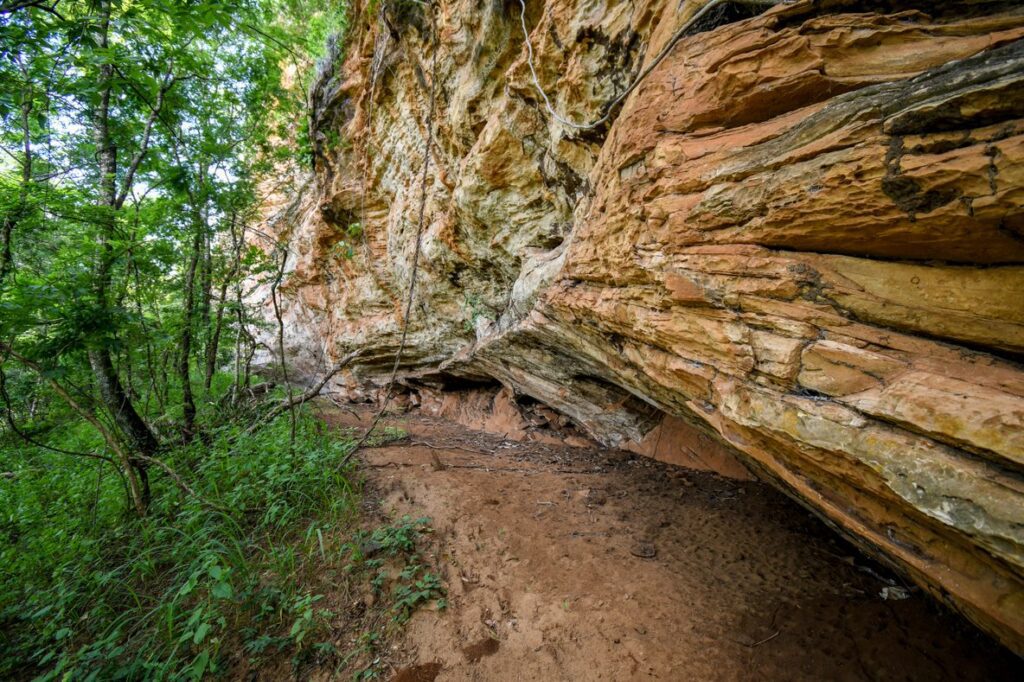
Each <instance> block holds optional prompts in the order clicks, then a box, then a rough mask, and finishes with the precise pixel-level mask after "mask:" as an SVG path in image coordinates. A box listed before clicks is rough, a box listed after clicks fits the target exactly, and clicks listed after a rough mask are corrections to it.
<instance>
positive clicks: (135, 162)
mask: <svg viewBox="0 0 1024 682" xmlns="http://www.w3.org/2000/svg"><path fill="white" fill-rule="evenodd" d="M173 68H174V64H173V63H172V64H171V65H170V66H168V67H167V74H166V75H165V76H164V80H163V83H162V84H161V85H160V92H159V93H158V94H157V97H156V104H154V105H153V108H152V110H151V111H150V113H149V119H148V120H147V121H146V130H145V132H143V134H142V144H141V146H140V147H139V153H138V154H136V155H135V158H134V159H132V162H131V165H130V166H129V167H128V172H127V173H126V174H125V176H124V185H123V186H122V188H121V193H120V194H119V195H118V197H117V201H116V202H115V205H114V208H121V206H123V205H124V202H125V200H126V199H127V198H128V193H129V192H130V191H131V189H132V183H133V182H134V181H135V173H136V171H138V170H139V164H141V163H142V159H143V158H144V157H145V156H146V152H147V151H149V138H150V136H151V135H152V134H153V124H154V123H156V120H157V117H158V116H160V110H161V109H163V106H164V98H165V97H166V95H167V92H168V91H169V90H170V89H171V88H172V87H174V84H175V82H176V81H177V79H176V78H175V77H174V74H173V71H172V69H173Z"/></svg>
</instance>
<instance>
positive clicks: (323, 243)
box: [271, 0, 1024, 653]
mask: <svg viewBox="0 0 1024 682" xmlns="http://www.w3.org/2000/svg"><path fill="white" fill-rule="evenodd" d="M705 4H714V5H715V6H714V7H712V8H711V9H709V10H708V11H705V12H703V13H702V14H701V15H700V17H699V18H698V20H697V21H696V22H693V23H692V24H690V19H691V18H693V17H694V16H695V15H696V14H697V13H698V11H700V10H701V9H702V8H703V6H704V5H705ZM765 4H772V3H764V2H753V3H752V2H746V3H717V2H715V3H707V2H705V0H700V1H698V0H683V1H682V2H680V1H679V0H667V1H666V0H634V1H633V2H615V1H613V0H612V1H604V0H601V1H598V2H580V1H577V0H547V1H546V2H545V1H543V0H528V1H527V2H526V3H525V12H523V13H522V16H521V5H520V3H519V2H518V0H443V1H441V2H440V3H439V4H437V5H435V8H436V11H432V10H431V9H429V8H427V7H425V6H421V5H419V4H416V3H412V2H403V1H401V0H379V2H377V3H372V4H371V7H366V6H362V5H361V4H360V3H356V6H355V8H354V10H353V16H354V20H353V26H352V27H351V29H350V34H349V37H348V39H347V43H346V45H345V46H344V57H343V58H342V57H338V58H336V59H334V60H333V61H332V62H331V63H329V64H327V65H325V67H324V68H323V70H322V73H321V75H320V78H319V80H318V82H317V83H316V86H315V88H314V91H313V93H312V99H313V104H314V116H313V122H312V135H313V140H314V144H315V148H316V153H315V171H314V174H313V177H312V179H311V180H310V182H308V183H307V185H306V189H305V190H304V192H303V193H302V194H301V196H298V197H295V199H294V201H293V202H292V203H291V204H290V205H289V206H288V207H286V208H285V209H282V212H281V213H280V214H279V215H278V216H276V219H275V220H273V221H271V222H272V225H273V229H275V230H276V231H277V232H278V233H279V234H282V235H286V236H288V237H289V239H290V244H291V251H292V256H291V257H290V259H289V261H288V273H289V274H288V278H287V280H286V283H285V286H284V288H283V291H284V293H285V296H286V302H287V308H286V321H287V323H288V329H289V332H288V334H289V335H288V340H287V342H288V351H289V353H290V354H291V355H292V358H293V363H294V364H295V366H296V367H298V368H300V369H301V370H302V371H304V372H305V373H307V374H309V375H313V374H316V373H317V372H318V371H319V368H320V367H321V366H323V365H324V364H325V363H327V364H329V363H330V362H331V360H332V359H334V358H337V357H340V356H342V355H344V354H345V353H347V352H349V351H351V350H352V349H354V348H363V349H364V354H363V356H362V358H361V360H360V363H359V364H358V365H356V366H354V367H353V368H352V371H351V372H349V373H348V374H346V375H345V376H344V377H343V378H340V380H339V381H340V386H339V388H340V389H341V390H344V391H348V392H349V393H350V394H351V395H353V396H356V395H367V394H369V393H372V390H373V387H375V386H376V387H380V386H382V385H383V384H384V383H385V382H386V381H387V378H388V376H389V375H390V370H391V363H392V361H393V358H394V354H395V351H396V349H397V347H398V346H399V344H400V338H401V334H402V328H403V313H404V298H405V294H406V292H407V291H408V287H409V284H410V278H411V275H412V269H411V264H412V261H413V254H414V251H415V245H416V234H417V227H418V225H419V205H420V201H421V199H422V200H423V201H425V212H424V216H425V219H424V221H423V232H422V238H421V241H420V243H421V250H420V255H419V269H418V276H417V283H416V286H417V289H416V296H415V303H414V306H413V309H412V313H411V315H410V317H409V320H408V341H407V343H406V346H405V349H404V353H403V356H402V363H401V372H400V376H401V378H402V380H403V382H404V384H405V385H406V386H411V387H432V388H434V389H445V388H452V387H465V386H472V385H480V384H486V383H488V382H500V383H501V384H502V385H504V386H506V387H507V388H508V389H511V391H513V392H514V393H515V394H516V395H518V396H526V397H529V398H530V399H532V400H536V401H539V402H540V403H543V404H545V405H547V406H549V407H551V408H553V409H555V410H557V411H558V412H559V413H560V414H562V415H565V416H566V417H568V418H569V419H571V420H572V422H574V423H575V424H576V425H577V426H578V427H580V428H582V429H583V430H584V431H586V432H587V433H588V434H589V435H591V436H592V437H594V438H597V439H598V440H601V441H602V442H604V443H607V444H610V445H627V444H633V445H634V446H636V444H638V443H643V442H645V438H646V439H647V440H649V436H650V434H651V433H652V431H653V430H654V429H656V428H662V429H664V428H667V425H666V424H662V426H660V427H659V426H658V425H659V423H661V422H662V421H663V420H664V419H665V418H666V415H667V416H669V417H671V419H672V420H673V421H672V428H673V429H676V430H679V429H686V430H689V432H690V433H691V434H692V436H693V438H694V439H695V440H694V443H695V445H694V447H695V448H697V449H700V448H702V447H706V448H708V449H709V450H714V449H717V450H718V451H720V452H729V453H732V454H733V455H735V456H736V457H738V458H740V460H741V461H742V462H744V463H745V464H746V465H747V466H748V467H750V468H751V470H753V471H754V472H755V473H756V474H757V475H758V476H760V477H762V478H764V479H766V480H769V481H772V482H774V483H776V484H777V485H779V486H780V487H781V488H783V489H784V490H786V491H787V492H789V493H790V494H792V495H793V496H794V497H795V498H797V499H798V500H800V501H801V502H802V503H803V504H805V505H806V506H808V507H809V508H810V509H812V510H814V511H815V512H816V513H818V514H819V515H821V516H822V517H823V518H825V519H826V520H828V521H829V522H830V523H831V524H833V525H834V526H835V527H837V528H838V529H840V530H841V531H842V532H844V533H845V534H847V535H848V536H850V537H852V538H853V539H854V540H855V541H856V542H858V543H859V544H860V545H861V546H862V547H863V548H864V549H865V550H867V551H869V552H872V553H874V554H875V555H877V556H881V557H882V558H884V559H886V560H887V561H889V562H891V563H892V564H893V565H895V566H896V567H898V568H899V569H900V570H901V571H903V572H904V573H905V574H907V575H909V576H911V577H912V578H913V579H914V580H915V581H917V582H918V583H919V584H921V585H923V586H925V587H926V588H927V589H928V590H929V591H930V592H931V593H932V594H934V595H935V596H936V597H938V598H940V599H942V600H944V601H945V602H946V603H947V604H949V605H951V606H953V607H954V608H956V609H958V610H960V611H961V612H962V613H964V614H965V615H966V616H967V617H968V618H970V619H971V620H973V621H974V622H975V623H977V624H978V625H980V626H981V627H983V628H985V629H986V630H988V631H989V632H991V633H992V634H994V635H995V636H996V637H998V638H999V639H1000V640H1001V641H1003V642H1004V643H1005V644H1007V645H1008V646H1010V647H1011V648H1013V649H1014V650H1016V651H1017V652H1018V653H1021V652H1024V525H1022V524H1024V366H1022V365H1021V359H1022V358H1024V11H1022V9H1021V8H1020V7H1019V3H1015V2H986V1H983V0H978V1H974V2H915V1H911V0H907V1H902V0H887V1H886V0H878V1H867V0H864V1H859V2H856V1H849V2H846V1H841V0H821V1H817V2H812V1H810V0H807V1H801V2H792V3H774V4H775V6H774V7H772V8H769V9H767V11H765V10H766V8H765V7H764V6H762V5H765ZM688 24H690V25H689V28H687V29H686V30H685V31H683V35H682V37H681V38H680V37H679V36H678V33H679V29H680V28H681V27H684V26H687V25H688ZM523 26H525V28H526V31H527V33H528V34H529V40H530V43H531V45H532V50H533V53H534V57H533V66H534V67H535V70H536V73H537V78H538V80H539V83H540V84H541V86H542V87H543V89H544V90H545V91H546V92H547V94H548V95H549V96H550V99H551V106H552V108H553V109H554V110H555V111H556V112H558V113H559V114H560V115H561V116H563V117H565V118H567V119H570V120H572V121H574V122H578V123H582V122H587V121H594V120H596V119H600V118H601V117H602V116H603V115H604V114H605V113H606V104H607V103H608V102H611V101H612V100H613V99H615V97H616V96H617V95H618V94H619V93H621V92H623V91H624V90H625V88H626V87H627V86H628V85H629V84H630V83H631V81H632V80H633V78H635V77H636V75H637V74H638V73H640V72H641V71H642V70H643V69H645V68H646V67H647V66H649V65H651V64H652V63H653V60H654V58H655V55H657V54H659V53H660V52H661V51H662V50H663V49H665V48H668V51H667V53H666V57H665V59H664V60H663V61H661V62H660V63H658V64H657V66H655V68H653V70H652V71H651V72H650V74H649V75H647V76H646V77H645V78H644V79H643V80H642V81H641V83H640V85H639V86H638V87H637V88H636V89H635V90H634V91H632V92H631V93H630V95H629V96H628V97H627V98H626V99H625V100H624V102H623V104H622V105H621V106H617V107H614V108H612V110H611V111H610V115H609V116H608V121H607V122H606V123H603V124H601V125H599V126H597V127H595V128H592V129H587V130H578V129H575V128H573V127H571V126H567V125H565V124H563V123H561V122H559V121H557V120H556V119H555V118H554V117H552V116H551V114H550V112H548V110H547V107H546V106H545V104H544V101H543V99H542V97H541V95H540V94H539V92H538V90H537V88H536V87H535V85H534V83H533V80H532V77H531V72H530V63H529V61H528V57H527V55H528V51H527V44H526V41H525V40H524V36H523ZM677 38H678V40H677ZM432 91H433V93H434V95H435V104H436V112H435V114H434V117H433V119H432V120H431V119H430V116H429V110H430V100H431V92H432ZM428 127H430V128H431V129H432V135H433V145H432V146H431V149H430V166H429V170H428V173H427V175H426V181H425V188H426V191H425V193H424V192H422V191H421V181H422V176H421V174H422V171H423V165H424V161H425V159H424V149H425V139H426V137H427V133H428ZM701 439H703V440H701ZM701 443H703V445H701ZM726 456H728V455H726Z"/></svg>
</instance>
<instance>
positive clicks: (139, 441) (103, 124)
mask: <svg viewBox="0 0 1024 682" xmlns="http://www.w3.org/2000/svg"><path fill="white" fill-rule="evenodd" d="M100 9H101V11H102V13H103V17H102V24H101V28H100V34H99V39H100V46H101V47H103V48H106V47H107V46H108V32H109V27H110V3H109V0H108V1H106V2H102V3H101V4H100ZM113 76H114V67H113V65H111V64H102V65H100V67H99V80H100V88H99V91H100V102H99V106H98V108H97V110H96V112H95V119H94V128H93V137H94V139H95V141H96V158H97V161H98V164H99V173H100V178H99V189H100V197H99V200H98V204H99V208H100V209H101V211H102V213H101V215H100V221H99V222H100V246H101V251H100V255H99V259H98V262H97V264H96V272H95V275H96V280H95V285H94V286H95V289H94V291H95V297H96V308H97V309H96V313H97V314H98V315H101V316H102V317H103V318H104V319H105V320H109V314H108V313H109V310H110V304H109V288H110V284H111V272H112V268H113V266H114V261H115V254H114V249H113V247H112V245H111V243H110V242H111V240H112V239H113V238H114V235H115V233H116V220H117V210H118V208H119V201H118V195H117V148H116V147H115V146H114V144H113V142H112V141H111V138H110V124H109V114H110V99H111V90H112V83H113ZM127 182H130V177H129V178H126V183H127ZM87 355H88V358H89V366H90V367H91V368H92V371H93V374H94V376H95V378H96V384H97V386H98V387H99V392H100V399H101V400H102V402H103V404H104V406H105V407H106V408H107V410H109V411H110V414H111V415H113V417H114V422H115V423H116V424H117V426H118V428H119V429H120V430H121V432H122V433H123V434H124V436H125V438H126V440H127V441H128V442H129V443H130V444H131V446H132V447H133V448H134V449H135V450H136V451H138V452H140V453H142V454H144V455H152V454H153V453H155V452H156V450H157V448H158V447H159V443H158V442H157V439H156V436H154V435H153V432H152V431H151V430H150V428H149V425H148V424H146V422H145V421H143V419H142V417H140V416H139V413H138V412H136V411H135V406H134V405H133V404H132V401H131V399H130V398H129V397H128V394H127V393H126V392H125V390H124V386H123V385H122V384H121V379H120V377H119V376H118V374H117V372H116V370H115V369H114V364H113V361H112V360H111V357H110V349H109V348H108V347H107V346H106V345H105V344H103V343H99V344H96V345H94V346H93V347H91V348H89V349H88V351H87ZM131 467H132V468H133V469H134V471H135V473H136V474H137V475H138V477H139V481H140V483H141V484H142V491H140V495H141V498H142V499H141V500H140V502H141V503H142V505H143V507H145V505H146V504H147V503H148V501H149V482H148V477H147V476H146V472H145V466H143V465H142V464H141V463H138V462H132V464H131Z"/></svg>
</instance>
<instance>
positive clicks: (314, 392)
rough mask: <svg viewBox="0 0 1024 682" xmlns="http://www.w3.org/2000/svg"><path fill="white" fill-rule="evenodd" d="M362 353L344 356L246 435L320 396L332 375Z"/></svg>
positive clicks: (355, 352)
mask: <svg viewBox="0 0 1024 682" xmlns="http://www.w3.org/2000/svg"><path fill="white" fill-rule="evenodd" d="M362 352H363V351H362V350H357V351H353V352H351V353H349V354H348V355H346V356H345V357H343V358H342V359H341V360H340V361H339V362H338V364H336V365H335V366H334V367H333V368H331V369H330V370H328V372H327V373H326V374H324V375H323V376H322V377H321V378H320V381H318V382H317V383H315V384H314V385H313V386H311V387H310V388H309V389H308V390H307V391H306V392H305V393H303V394H302V395H297V396H295V397H293V398H291V399H290V400H284V401H282V402H281V403H280V404H278V405H276V406H275V407H274V408H273V409H272V410H270V411H269V412H267V414H265V415H264V416H263V417H262V418H261V419H258V420H256V422H255V423H254V424H253V425H252V426H250V427H249V429H248V430H247V431H246V433H252V432H253V431H255V430H256V429H257V428H259V427H260V425H261V424H265V423H267V422H269V421H271V420H272V419H274V418H276V417H278V416H280V415H282V414H284V412H285V411H286V410H290V409H291V408H293V407H298V406H299V405H301V404H303V403H305V402H308V401H310V400H312V399H313V398H315V397H317V396H318V395H320V391H322V390H323V389H324V386H326V385H327V382H328V381H330V380H331V379H333V378H334V375H336V374H337V373H338V372H340V371H341V370H343V369H345V367H347V366H348V365H349V364H350V363H351V362H352V361H353V360H355V359H356V358H358V357H359V356H360V355H362Z"/></svg>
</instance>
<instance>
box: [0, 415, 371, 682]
mask: <svg viewBox="0 0 1024 682" xmlns="http://www.w3.org/2000/svg"><path fill="white" fill-rule="evenodd" d="M289 432H290V426H289V419H288V416H287V415H284V416H282V417H280V418H278V419H277V420H276V421H274V422H272V423H270V424H268V425H265V426H264V427H262V428H261V429H259V430H258V431H256V432H254V433H252V434H245V433H244V429H243V428H242V427H239V426H234V425H230V424H229V425H226V426H221V427H219V428H215V429H211V430H210V431H209V435H208V437H207V438H204V439H202V440H199V439H197V440H196V441H195V442H194V443H192V444H191V445H189V446H181V447H178V448H176V449H174V450H173V451H169V452H164V453H162V454H161V459H162V460H163V461H165V462H166V463H167V464H168V465H170V466H171V467H172V468H174V469H175V470H176V471H177V472H179V473H180V474H181V475H182V477H183V480H186V481H187V482H188V485H189V486H190V487H191V488H192V489H193V490H194V491H195V493H196V495H189V494H187V493H185V492H183V491H182V490H180V488H179V487H177V486H176V485H175V484H174V483H173V482H172V481H171V480H170V479H169V478H168V477H167V476H165V475H164V474H163V473H162V472H160V471H158V470H156V469H151V470H150V476H151V478H152V479H153V490H154V497H153V501H152V504H151V507H150V510H149V513H148V515H147V516H146V517H145V518H137V517H134V516H133V515H132V514H131V511H130V510H129V509H128V508H127V506H126V504H125V495H124V491H123V487H122V482H121V480H120V478H119V477H118V476H117V475H116V473H115V472H113V470H112V469H111V468H110V467H109V465H107V464H106V463H105V462H102V461H94V460H89V459H84V458H69V457H66V456H62V455H58V454H54V453H49V452H46V451H44V450H40V449H36V448H31V447H25V446H20V447H16V446H8V447H7V448H6V449H3V448H4V445H3V444H2V443H0V472H4V473H5V479H4V480H3V481H0V678H2V679H10V678H31V677H36V676H38V678H39V679H42V680H110V679H125V680H142V679H145V680H171V679H199V678H201V677H203V676H204V675H206V674H210V673H218V672H224V671H225V670H226V669H227V668H228V666H229V663H230V662H229V660H228V655H227V654H228V653H230V652H231V651H238V650H239V649H241V650H242V651H244V652H246V653H247V654H249V655H253V656H258V655H260V654H262V653H264V652H266V651H268V650H272V651H289V652H291V653H292V654H293V655H294V656H299V657H301V656H302V655H304V654H307V653H309V652H316V651H318V650H319V649H322V648H324V647H330V645H329V644H328V643H325V642H321V641H319V640H318V636H319V635H320V634H321V629H322V625H323V623H324V622H325V621H326V619H327V618H329V616H330V615H331V614H330V612H329V611H327V610H326V609H324V608H322V607H321V604H320V602H321V600H322V597H321V596H320V595H318V594H314V593H312V592H309V591H306V590H305V589H304V588H303V584H304V581H303V579H302V575H301V574H302V572H303V570H304V567H306V566H307V564H308V562H310V561H311V560H315V559H316V557H318V556H319V557H320V558H323V557H324V555H325V551H327V550H325V536H328V537H329V535H328V534H329V533H331V532H332V531H335V530H338V529H343V528H344V527H345V526H347V525H348V524H350V523H351V522H352V520H353V518H354V515H355V514H356V510H357V509H358V504H357V500H358V490H355V489H353V487H352V485H351V483H350V481H351V474H352V471H351V470H350V469H342V468H339V463H340V462H341V460H342V458H343V457H344V455H345V454H346V453H347V452H348V451H349V450H350V449H351V447H352V446H353V442H352V440H351V439H348V438H339V437H337V436H336V435H335V436H332V435H331V434H329V433H326V432H325V430H324V429H323V426H322V424H321V423H320V422H318V421H317V420H316V419H315V418H313V417H312V416H309V415H308V414H302V415H300V419H299V423H298V431H297V436H296V440H295V443H294V444H292V443H291V442H290V435H289ZM61 438H62V441H61V442H63V443H64V444H65V445H66V446H68V449H77V448H81V449H87V448H88V447H89V446H94V445H96V444H95V443H93V442H92V441H94V440H95V436H94V435H93V434H92V433H91V432H89V431H88V429H85V428H80V427H78V426H71V427H69V428H68V429H66V430H65V431H64V432H63V433H62V435H61ZM51 442H52V441H51ZM328 541H329V540H328ZM307 582H308V581H307Z"/></svg>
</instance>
